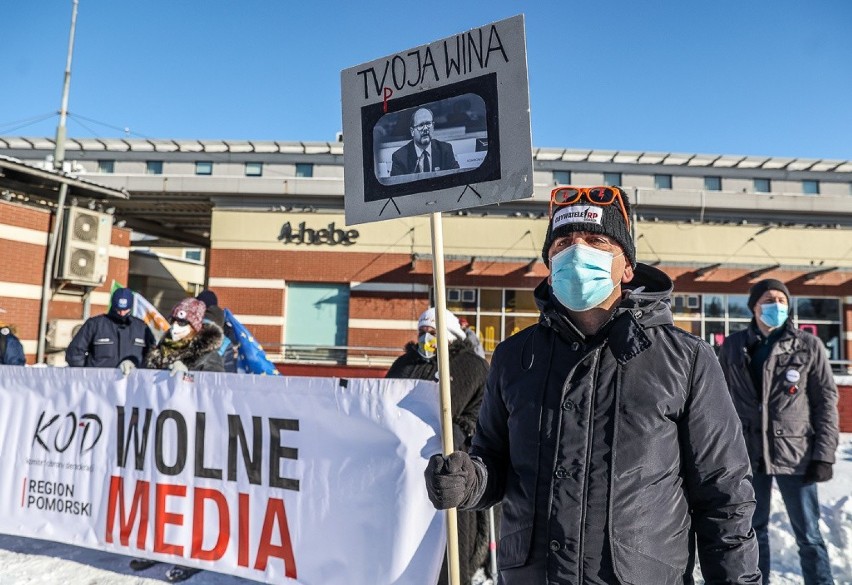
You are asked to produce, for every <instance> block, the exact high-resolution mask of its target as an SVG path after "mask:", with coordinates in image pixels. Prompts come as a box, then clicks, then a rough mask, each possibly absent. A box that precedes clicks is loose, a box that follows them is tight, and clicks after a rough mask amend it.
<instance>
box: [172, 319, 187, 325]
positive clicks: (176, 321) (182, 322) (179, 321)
mask: <svg viewBox="0 0 852 585" xmlns="http://www.w3.org/2000/svg"><path fill="white" fill-rule="evenodd" d="M172 325H178V326H179V327H185V326H186V325H189V321H187V320H186V319H172Z"/></svg>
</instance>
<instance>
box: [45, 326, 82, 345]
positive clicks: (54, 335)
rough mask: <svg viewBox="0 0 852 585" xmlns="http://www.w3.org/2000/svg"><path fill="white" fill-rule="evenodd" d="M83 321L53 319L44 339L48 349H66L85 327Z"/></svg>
mask: <svg viewBox="0 0 852 585" xmlns="http://www.w3.org/2000/svg"><path fill="white" fill-rule="evenodd" d="M83 323H84V321H83V320H82V319H51V320H50V321H48V322H47V334H46V335H45V337H44V339H45V341H46V342H47V347H48V349H65V348H66V347H68V346H69V345H70V344H71V340H72V339H73V338H74V336H75V335H76V334H77V332H78V331H79V330H80V327H82V326H83Z"/></svg>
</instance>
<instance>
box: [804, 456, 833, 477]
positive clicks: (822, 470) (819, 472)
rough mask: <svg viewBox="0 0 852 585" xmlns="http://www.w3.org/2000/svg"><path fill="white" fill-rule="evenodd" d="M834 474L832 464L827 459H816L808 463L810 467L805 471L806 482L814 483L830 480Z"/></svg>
mask: <svg viewBox="0 0 852 585" xmlns="http://www.w3.org/2000/svg"><path fill="white" fill-rule="evenodd" d="M833 476H834V472H833V471H832V464H831V463H828V462H827V461H817V460H816V459H814V460H813V461H811V462H810V463H809V464H808V469H807V470H806V471H805V480H804V481H805V483H814V482H817V483H819V482H822V481H828V480H829V479H831V478H832V477H833Z"/></svg>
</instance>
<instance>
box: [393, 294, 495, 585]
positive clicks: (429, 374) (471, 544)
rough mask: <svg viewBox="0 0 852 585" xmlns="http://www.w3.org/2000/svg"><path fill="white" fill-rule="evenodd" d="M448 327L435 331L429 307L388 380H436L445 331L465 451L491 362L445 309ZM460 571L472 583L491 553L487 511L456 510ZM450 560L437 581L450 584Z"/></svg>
mask: <svg viewBox="0 0 852 585" xmlns="http://www.w3.org/2000/svg"><path fill="white" fill-rule="evenodd" d="M444 321H445V331H438V330H437V322H436V316H435V309H434V308H431V309H427V310H426V311H424V312H423V314H421V315H420V318H419V319H418V321H417V335H418V338H417V342H416V343H415V342H410V343H408V344H407V345H406V346H405V353H404V354H403V355H401V356H400V357H398V358H397V359H396V361H394V363H393V365H391V367H390V370H388V373H387V376H386V377H387V378H405V379H415V380H431V381H437V379H438V359H437V345H438V339H437V337H436V336H438V335H446V336H447V342H448V351H449V364H450V380H451V381H450V396H451V401H452V409H451V414H452V420H453V443H454V445H453V446H454V448H455V449H457V450H461V451H463V452H464V451H467V450H468V449H469V448H470V442H471V438H472V437H473V433H474V431H475V429H476V417H477V415H478V414H479V405H480V403H481V402H482V392H483V390H484V388H485V379H486V376H487V374H488V363H487V362H486V361H485V360H484V359H482V358H481V357H479V356H478V355H476V353H475V352H474V351H473V347H472V346H471V345H470V342H469V341H467V338H466V336H465V334H464V331H462V329H461V326H460V325H459V320H458V318H456V316H455V315H454V314H453V313H451V312H450V311H447V313H446V318H445V320H444ZM458 533H459V574H460V575H461V578H462V581H463V582H464V583H470V580H471V578H472V577H473V575H474V573H475V572H476V571H477V569H478V568H479V567H482V566H484V564H485V560H486V557H487V555H488V517H487V514H486V513H485V512H481V511H470V512H460V513H459V514H458ZM447 575H448V573H447V564H446V559H445V560H444V566H443V567H442V569H441V575H440V578H439V579H438V583H439V584H441V585H444V584H446V583H448V576H447Z"/></svg>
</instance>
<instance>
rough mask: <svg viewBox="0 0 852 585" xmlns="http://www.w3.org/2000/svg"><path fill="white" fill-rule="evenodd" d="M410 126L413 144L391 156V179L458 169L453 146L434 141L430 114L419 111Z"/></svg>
mask: <svg viewBox="0 0 852 585" xmlns="http://www.w3.org/2000/svg"><path fill="white" fill-rule="evenodd" d="M409 126H410V127H409V131H410V132H411V141H410V142H408V143H407V144H406V145H405V146H403V147H401V148H398V149H397V150H396V151H394V153H393V154H392V155H391V171H390V174H391V176H392V177H395V176H397V175H410V174H413V173H428V172H437V171H446V170H449V169H457V168H459V163H458V161H456V155H455V153H454V152H453V145H452V144H450V143H448V142H441V141H440V140H436V139H435V138H433V137H432V134H433V132H434V131H435V126H434V122H433V116H432V111H431V110H429V109H428V108H418V109H417V110H416V111H415V112H414V114H413V115H412V116H411V123H410V124H409Z"/></svg>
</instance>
